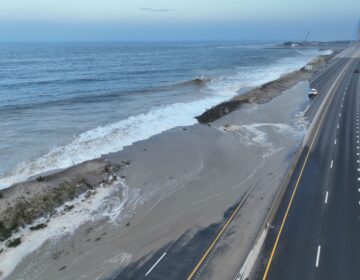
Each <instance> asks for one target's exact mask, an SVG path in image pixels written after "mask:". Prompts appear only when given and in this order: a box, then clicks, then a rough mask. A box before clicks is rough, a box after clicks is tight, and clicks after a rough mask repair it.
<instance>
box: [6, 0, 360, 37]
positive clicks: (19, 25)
mask: <svg viewBox="0 0 360 280" xmlns="http://www.w3.org/2000/svg"><path fill="white" fill-rule="evenodd" d="M359 17H360V0H342V1H338V0H171V1H170V0H167V1H165V0H152V1H145V0H129V1H124V0H0V40H1V41H9V40H196V39H199V40H217V39H220V40H221V39H227V40H302V39H303V38H304V37H305V34H306V32H307V30H308V29H311V31H312V32H311V36H310V39H314V40H315V39H322V40H334V39H350V38H351V37H352V36H353V35H354V33H355V25H356V22H357V21H358V18H359Z"/></svg>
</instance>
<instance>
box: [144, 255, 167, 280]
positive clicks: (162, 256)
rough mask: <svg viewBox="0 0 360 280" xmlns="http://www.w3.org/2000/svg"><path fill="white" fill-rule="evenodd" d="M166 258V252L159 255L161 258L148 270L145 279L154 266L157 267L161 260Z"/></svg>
mask: <svg viewBox="0 0 360 280" xmlns="http://www.w3.org/2000/svg"><path fill="white" fill-rule="evenodd" d="M165 256H166V252H165V253H164V254H162V255H161V257H160V258H159V259H158V260H157V261H156V263H154V265H153V266H152V267H151V268H150V269H149V270H148V272H146V273H145V277H146V276H148V275H149V274H150V272H151V271H152V270H153V269H154V268H155V266H157V264H158V263H159V262H161V260H162V259H163V258H164V257H165Z"/></svg>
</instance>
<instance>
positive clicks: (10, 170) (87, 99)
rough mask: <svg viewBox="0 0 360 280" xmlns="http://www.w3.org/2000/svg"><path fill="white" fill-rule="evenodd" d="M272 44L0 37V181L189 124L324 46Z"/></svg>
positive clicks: (66, 164) (8, 181)
mask: <svg viewBox="0 0 360 280" xmlns="http://www.w3.org/2000/svg"><path fill="white" fill-rule="evenodd" d="M270 45H271V43H269V42H262V43H259V42H137V43H130V42H129V43H123V42H106V43H105V42H102V43H100V42H82V43H71V42H66V43H65V42H63V43H62V42H56V43H55V42H52V43H50V42H39V43H14V42H13V43H10V42H9V43H0V65H1V67H0V120H1V121H0V131H1V136H0V139H1V141H0V189H1V188H6V187H8V186H10V185H11V184H13V183H16V182H19V181H22V180H25V179H26V178H28V177H31V176H34V175H36V174H39V173H42V172H47V171H51V170H57V169H61V168H66V167H69V166H71V165H73V164H76V163H80V162H83V161H85V160H89V159H92V158H96V157H99V156H101V155H102V154H106V153H109V152H114V151H118V150H121V149H123V147H124V146H127V145H131V144H132V143H133V142H135V141H139V140H143V139H147V138H149V137H151V136H153V135H155V134H158V133H161V132H163V131H165V130H168V129H170V128H173V127H176V126H186V125H192V124H194V123H196V119H194V117H195V116H196V115H199V114H201V113H202V112H203V111H204V110H205V109H207V108H210V107H212V106H214V105H216V104H218V103H219V102H222V101H224V100H227V99H229V98H231V97H232V96H234V95H236V94H239V92H243V91H244V90H246V89H248V88H251V87H254V86H258V85H261V84H263V83H265V82H268V81H271V80H273V79H276V78H278V77H280V76H281V75H283V74H285V73H287V72H290V71H293V70H296V69H299V68H301V67H302V66H304V65H305V64H306V63H307V62H308V61H310V60H311V59H313V58H314V57H316V56H318V55H319V54H321V53H324V52H325V51H317V50H301V51H300V50H295V49H274V48H268V47H269V46H270Z"/></svg>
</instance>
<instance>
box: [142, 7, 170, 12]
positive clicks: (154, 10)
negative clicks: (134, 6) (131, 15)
mask: <svg viewBox="0 0 360 280" xmlns="http://www.w3.org/2000/svg"><path fill="white" fill-rule="evenodd" d="M140 11H145V12H155V13H167V12H172V11H175V10H174V9H153V8H140Z"/></svg>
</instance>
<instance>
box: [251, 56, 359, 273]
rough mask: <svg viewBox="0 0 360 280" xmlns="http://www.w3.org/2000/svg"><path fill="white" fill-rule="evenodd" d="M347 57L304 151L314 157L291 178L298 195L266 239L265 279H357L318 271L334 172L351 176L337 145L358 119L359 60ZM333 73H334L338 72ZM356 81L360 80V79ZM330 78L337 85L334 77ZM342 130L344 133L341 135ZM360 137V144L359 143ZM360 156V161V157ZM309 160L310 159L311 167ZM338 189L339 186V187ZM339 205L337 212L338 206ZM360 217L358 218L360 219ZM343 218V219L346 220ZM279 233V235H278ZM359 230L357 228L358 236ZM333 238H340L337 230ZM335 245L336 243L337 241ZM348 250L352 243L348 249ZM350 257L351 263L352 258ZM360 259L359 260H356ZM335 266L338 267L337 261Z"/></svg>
mask: <svg viewBox="0 0 360 280" xmlns="http://www.w3.org/2000/svg"><path fill="white" fill-rule="evenodd" d="M355 52H357V50H352V51H351V53H352V54H353V55H354V54H355ZM341 59H344V58H340V60H341ZM346 61H347V63H350V64H349V68H348V70H347V71H346V72H345V75H344V77H342V79H341V81H340V82H339V83H338V85H337V86H336V89H335V92H334V97H333V99H332V100H331V103H329V105H328V106H329V107H328V111H327V113H326V115H325V117H324V121H323V123H322V125H321V129H320V131H319V133H318V136H317V137H316V139H315V141H314V143H313V146H312V147H311V150H310V151H309V150H305V152H304V153H306V154H308V155H309V156H308V157H306V160H305V159H304V156H302V158H301V159H300V161H299V164H298V167H297V168H296V170H295V172H294V174H293V178H292V180H291V182H290V187H289V189H290V190H294V187H295V185H296V187H295V190H296V195H294V196H293V198H292V197H291V194H294V192H291V191H289V192H288V193H287V194H286V195H285V197H284V199H283V202H282V204H281V206H280V208H279V211H278V213H277V216H276V218H275V221H274V225H275V228H276V229H277V230H276V231H273V232H272V233H270V234H269V236H268V238H267V240H266V242H265V246H264V249H263V253H262V256H261V257H260V262H261V261H263V265H264V266H263V267H262V269H261V268H260V273H259V275H257V277H255V278H261V275H262V276H263V279H314V278H316V279H352V278H339V277H338V278H329V277H331V276H330V275H331V273H329V274H327V275H326V277H323V276H321V275H322V274H320V273H319V271H320V269H326V268H322V262H323V260H325V259H326V258H329V257H328V255H327V251H326V249H327V248H326V246H324V245H322V243H324V240H323V235H324V228H325V225H324V223H325V221H326V220H327V218H324V217H327V209H328V208H329V209H330V208H331V201H332V199H333V197H334V193H333V191H332V190H331V189H332V187H331V186H332V184H333V183H334V182H332V181H331V180H330V178H331V175H332V174H333V172H343V174H347V175H344V176H348V175H349V176H351V175H352V174H348V173H344V170H343V171H339V170H338V169H339V167H340V166H343V161H344V160H346V159H344V158H340V157H339V154H338V153H339V152H338V150H337V149H336V148H337V147H342V146H349V145H344V144H343V143H344V141H349V139H351V136H350V134H349V133H348V134H346V135H345V136H344V135H343V133H342V123H343V122H344V123H346V124H348V123H349V124H352V123H353V122H354V121H355V120H356V117H355V116H354V115H353V114H352V113H351V110H348V107H351V106H353V107H354V104H355V103H354V102H351V98H353V96H355V92H356V90H354V88H353V85H352V83H350V81H351V79H352V77H353V75H354V73H353V72H354V69H355V68H356V67H358V59H354V58H351V60H350V59H349V58H346ZM337 65H341V64H337ZM333 67H334V66H333ZM335 67H336V64H335ZM331 71H334V72H335V70H331ZM356 80H357V81H358V78H357V77H356ZM331 82H332V84H333V83H334V80H332V81H331ZM346 92H349V93H348V95H346V94H345V93H346ZM344 96H346V98H345V97H344ZM344 100H345V101H344ZM349 100H350V101H349ZM350 119H351V121H350ZM338 127H339V129H338ZM338 134H339V136H337V135H338ZM344 137H345V140H344V139H343V138H344ZM337 138H339V141H338V143H339V144H338V145H336V144H335V143H336V142H337V141H335V139H337ZM340 138H341V139H340ZM356 141H359V140H356ZM356 141H355V144H358V143H357V142H356ZM340 143H341V144H340ZM357 147H358V146H357ZM342 156H345V157H346V158H348V155H347V154H345V155H344V153H343V154H342ZM338 157H339V158H338ZM357 160H359V161H360V158H358V159H357ZM304 161H306V165H305V164H304ZM302 168H303V169H302ZM300 175H301V176H300ZM339 178H340V177H339ZM339 180H341V178H340V179H339ZM337 184H339V183H337ZM336 188H338V185H336ZM324 200H325V203H324ZM289 201H291V204H292V205H291V207H289V205H290V204H289ZM345 201H346V200H343V201H342V202H341V203H343V204H344V203H348V202H349V201H346V202H345ZM355 205H356V204H355ZM334 209H335V210H334V211H336V208H334ZM352 210H354V209H352ZM348 211H350V209H348ZM353 213H356V212H353ZM331 217H332V216H330V218H331ZM285 221H286V222H285ZM357 221H358V222H359V218H358V219H357ZM338 222H341V220H339V221H338ZM349 227H350V226H349ZM340 228H341V227H340ZM327 231H329V232H331V229H330V228H328V229H327V230H326V232H327ZM279 232H280V234H278V233H279ZM356 233H357V232H356V231H355V233H354V234H356ZM334 236H335V237H336V234H334ZM332 241H334V240H332ZM274 244H275V246H274ZM346 245H348V244H346ZM333 246H336V242H334V245H333ZM319 248H321V249H319ZM348 249H349V247H347V250H348ZM320 252H321V253H320ZM359 252H360V250H359ZM346 259H347V261H349V259H348V258H346ZM359 259H360V258H357V259H355V260H353V262H354V261H355V262H356V260H359ZM269 260H270V261H269ZM260 267H261V264H260ZM332 267H333V268H334V269H335V268H336V266H335V265H333V266H332ZM344 270H345V269H344ZM358 275H360V274H358Z"/></svg>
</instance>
